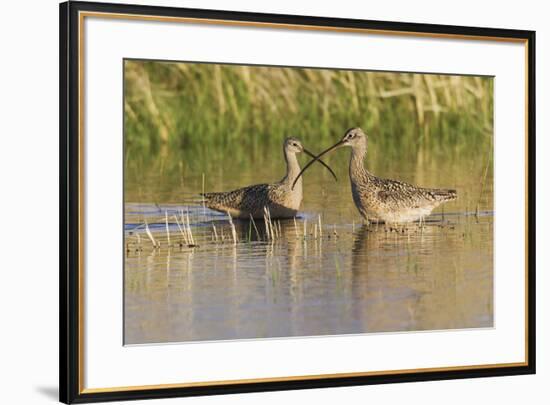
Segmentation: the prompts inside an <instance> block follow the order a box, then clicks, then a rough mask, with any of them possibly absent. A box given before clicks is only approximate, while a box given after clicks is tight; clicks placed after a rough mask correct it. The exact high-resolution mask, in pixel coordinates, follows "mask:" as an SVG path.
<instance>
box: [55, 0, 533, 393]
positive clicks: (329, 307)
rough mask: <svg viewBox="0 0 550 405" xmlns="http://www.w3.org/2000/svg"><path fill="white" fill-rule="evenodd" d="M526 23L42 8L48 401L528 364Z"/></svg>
mask: <svg viewBox="0 0 550 405" xmlns="http://www.w3.org/2000/svg"><path fill="white" fill-rule="evenodd" d="M534 86H535V33H534V32H532V31H519V30H510V29H498V28H474V27H457V26H446V25H427V24H416V23H396V22H384V21H364V20H351V19H336V18H319V17H306V16H291V15H271V14H255V13H241V12H228V11H214V10H198V9H182V8H164V7H153V6H137V5H136V6H134V5H114V4H106V3H87V2H86V3H81V2H68V3H63V4H61V5H60V166H61V170H60V172H61V177H60V201H61V207H60V212H61V215H60V218H61V223H60V229H61V241H60V264H61V265H60V400H61V401H62V402H65V403H77V402H97V401H110V400H123V399H145V398H162V397H175V396H192V395H213V394H226V393H238V392H252V391H270V390H289V389H299V388H314V387H336V386H345V385H359V384H379V383H397V382H406V381H421V380H436V379H452V378H472V377H484V376H501V375H514V374H530V373H534V372H535V90H534V89H535V87H534Z"/></svg>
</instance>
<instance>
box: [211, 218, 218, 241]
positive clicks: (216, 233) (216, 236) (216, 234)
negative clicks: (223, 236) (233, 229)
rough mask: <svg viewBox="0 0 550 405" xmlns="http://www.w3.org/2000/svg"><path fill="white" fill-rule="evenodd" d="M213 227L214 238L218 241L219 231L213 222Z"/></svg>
mask: <svg viewBox="0 0 550 405" xmlns="http://www.w3.org/2000/svg"><path fill="white" fill-rule="evenodd" d="M212 229H213V230H214V239H215V241H216V242H217V241H218V232H217V231H216V225H214V223H212Z"/></svg>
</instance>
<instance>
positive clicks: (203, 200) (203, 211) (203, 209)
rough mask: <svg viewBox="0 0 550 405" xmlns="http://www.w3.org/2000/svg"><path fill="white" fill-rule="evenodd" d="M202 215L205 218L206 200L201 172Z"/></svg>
mask: <svg viewBox="0 0 550 405" xmlns="http://www.w3.org/2000/svg"><path fill="white" fill-rule="evenodd" d="M201 198H202V216H203V217H204V219H206V200H205V199H204V173H203V174H202V194H201Z"/></svg>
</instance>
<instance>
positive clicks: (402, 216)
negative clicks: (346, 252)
mask: <svg viewBox="0 0 550 405" xmlns="http://www.w3.org/2000/svg"><path fill="white" fill-rule="evenodd" d="M342 146H350V147H351V159H350V164H349V178H350V182H351V194H352V196H353V201H354V202H355V206H356V207H357V209H358V210H359V213H360V214H361V216H362V217H363V218H365V220H367V222H368V221H369V220H382V221H384V222H386V223H402V222H413V221H416V220H418V219H423V218H424V217H425V216H427V215H429V214H430V212H432V210H433V209H434V208H435V207H437V206H438V205H440V204H441V203H444V202H446V201H452V200H454V199H456V198H457V193H456V190H450V189H435V188H421V187H416V186H413V185H411V184H407V183H403V182H400V181H397V180H390V179H382V178H380V177H376V176H375V175H373V174H372V173H370V172H369V171H368V170H367V169H366V168H365V166H364V164H363V160H364V159H365V156H366V155H367V135H366V134H365V133H364V132H363V131H362V130H361V128H351V129H349V130H347V131H346V133H345V135H344V137H343V138H342V139H341V140H340V141H339V142H337V143H336V144H335V145H333V146H331V147H330V148H328V149H327V150H325V151H323V152H321V153H320V154H319V155H318V156H317V157H316V158H314V159H313V160H311V161H310V162H309V163H308V164H307V165H306V166H305V167H304V168H303V170H302V171H301V172H300V174H299V175H298V177H297V178H296V180H295V182H297V181H298V179H299V178H300V176H301V175H302V173H303V172H304V171H306V170H307V168H308V167H309V166H310V165H311V164H312V163H313V162H315V161H316V160H317V159H319V158H321V156H323V155H324V154H326V153H328V152H330V151H332V150H334V149H337V148H339V147H342Z"/></svg>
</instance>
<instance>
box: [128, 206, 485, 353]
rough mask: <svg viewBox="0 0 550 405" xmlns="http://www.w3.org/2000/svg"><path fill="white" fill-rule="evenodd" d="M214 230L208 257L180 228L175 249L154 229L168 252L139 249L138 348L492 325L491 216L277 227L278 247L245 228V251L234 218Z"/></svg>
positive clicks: (131, 302)
mask: <svg viewBox="0 0 550 405" xmlns="http://www.w3.org/2000/svg"><path fill="white" fill-rule="evenodd" d="M127 211H128V212H129V213H128V214H127V220H128V222H131V219H132V218H133V217H132V216H133V215H142V214H136V212H137V211H139V210H136V209H135V207H132V209H130V210H127ZM202 220H203V221H202V222H201V218H198V219H197V221H196V222H195V223H194V224H193V227H194V230H193V232H194V233H195V234H196V240H198V241H200V242H199V247H195V248H186V247H185V246H184V247H180V246H179V245H178V243H177V232H176V229H177V228H170V229H172V230H171V231H170V232H171V233H172V232H173V233H172V234H171V243H172V246H171V247H169V246H168V242H167V237H166V234H165V233H163V232H161V231H160V229H161V227H160V224H159V226H157V227H155V223H154V221H150V223H151V228H152V229H153V234H154V235H156V236H155V239H156V240H158V241H159V242H160V245H161V247H160V249H153V248H152V246H149V245H147V244H146V243H145V242H143V241H144V239H143V238H142V245H143V246H142V248H141V249H133V248H132V249H129V251H128V253H127V257H126V266H125V342H126V343H127V344H131V343H153V342H179V341H182V342H183V341H196V340H220V339H239V338H265V337H284V336H314V335H337V334H346V333H368V332H390V331H412V330H431V329H448V328H470V327H488V326H492V322H493V316H492V314H493V308H492V217H491V216H487V217H483V218H479V219H478V220H477V221H476V220H475V219H474V218H473V217H471V218H470V217H458V216H457V217H454V218H451V219H449V220H447V219H446V220H445V222H441V220H440V219H439V218H437V219H436V222H433V223H428V224H426V225H425V226H424V227H422V228H420V227H418V226H417V225H413V226H411V227H409V228H408V229H397V230H395V229H389V228H386V227H384V226H377V225H370V226H366V225H363V226H355V229H353V227H352V226H350V225H348V224H323V225H322V226H321V229H322V232H319V228H317V230H316V231H315V228H314V226H313V224H314V223H315V222H316V220H315V217H314V216H313V215H310V216H307V215H306V216H305V217H304V218H298V219H297V221H296V222H294V221H292V220H290V221H288V220H287V221H281V222H280V224H277V225H276V226H277V229H278V237H277V238H276V239H275V240H265V234H266V231H265V226H264V224H262V223H260V222H258V221H257V222H256V226H257V230H258V233H256V231H255V229H254V227H253V226H252V224H251V223H250V222H249V221H235V227H236V233H237V236H238V243H236V244H234V243H233V242H232V240H231V239H230V238H229V236H228V235H231V230H230V227H229V223H228V222H227V221H226V220H225V219H224V218H223V216H221V217H220V216H215V217H210V219H209V220H208V221H206V222H205V221H204V218H202ZM159 222H160V221H159ZM304 223H305V224H306V232H304ZM212 225H214V226H215V227H216V229H217V232H218V234H219V235H221V234H223V235H224V241H223V243H222V242H221V241H220V239H221V238H220V239H218V240H217V241H216V240H215V239H214V236H213V227H212ZM135 232H137V231H135ZM321 233H322V235H321ZM258 236H259V237H258ZM132 237H133V236H131V235H128V237H127V239H128V240H132ZM133 240H134V241H135V238H134V239H133ZM145 241H146V239H145ZM134 243H135V242H134Z"/></svg>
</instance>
